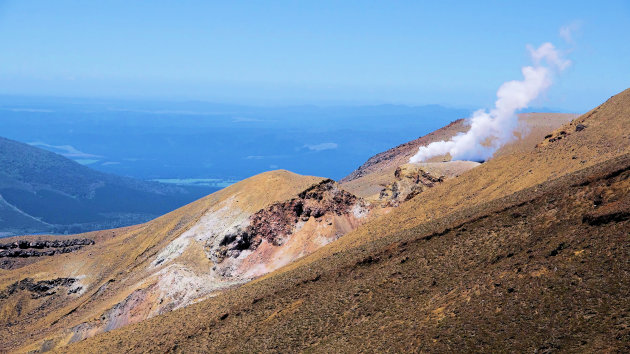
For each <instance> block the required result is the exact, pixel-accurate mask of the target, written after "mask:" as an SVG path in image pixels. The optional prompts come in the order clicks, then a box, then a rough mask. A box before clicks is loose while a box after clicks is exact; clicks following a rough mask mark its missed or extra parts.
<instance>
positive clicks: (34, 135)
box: [0, 96, 470, 187]
mask: <svg viewBox="0 0 630 354" xmlns="http://www.w3.org/2000/svg"><path fill="white" fill-rule="evenodd" d="M0 113H1V114H2V120H3V125H2V136H4V137H6V138H10V139H14V140H17V141H21V142H24V143H28V144H31V145H34V146H37V147H39V148H43V149H46V150H49V151H52V152H55V153H59V154H62V155H64V156H66V157H68V158H70V159H73V160H75V161H77V162H79V163H81V164H84V165H86V166H89V167H90V168H93V169H96V170H99V171H103V172H108V173H114V174H119V175H123V176H129V177H135V178H140V179H147V180H160V181H162V182H177V183H192V184H199V182H200V181H196V182H195V181H192V180H191V179H205V180H206V181H205V185H210V186H215V187H224V186H226V185H229V184H231V183H234V182H235V181H238V180H241V179H243V178H246V177H249V176H252V175H255V174H257V173H260V172H264V171H268V170H274V169H287V170H291V171H295V172H297V173H300V174H310V175H318V176H329V177H331V178H334V179H339V178H342V177H343V176H345V175H347V174H348V173H350V172H351V171H352V170H353V169H354V168H356V167H357V166H359V165H360V164H361V163H363V162H364V161H365V159H367V158H368V157H370V156H372V155H374V154H375V153H377V152H379V151H382V150H384V149H387V148H389V147H391V146H393V145H396V144H398V143H399V142H401V141H407V140H411V139H414V138H417V137H419V136H421V135H424V134H426V133H428V132H430V131H433V130H435V129H437V128H439V127H441V126H444V125H445V124H448V123H449V122H451V121H453V120H456V119H459V118H464V117H466V116H468V115H469V114H470V110H467V109H457V108H447V107H442V106H438V105H429V106H415V107H414V106H399V105H374V106H330V107H321V106H290V107H255V106H239V105H226V104H211V103H204V102H194V101H188V102H169V101H166V102H157V101H156V102H143V101H132V100H129V101H120V100H118V101H116V100H109V101H108V100H89V99H55V98H33V97H17V98H16V97H10V96H3V97H0Z"/></svg>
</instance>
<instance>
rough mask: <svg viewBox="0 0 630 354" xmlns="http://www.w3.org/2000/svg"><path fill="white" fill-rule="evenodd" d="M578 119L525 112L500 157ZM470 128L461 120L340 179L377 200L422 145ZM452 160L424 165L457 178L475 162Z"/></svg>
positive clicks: (530, 145)
mask: <svg viewBox="0 0 630 354" xmlns="http://www.w3.org/2000/svg"><path fill="white" fill-rule="evenodd" d="M574 118H577V115H576V114H565V113H522V114H520V115H519V130H518V131H517V133H516V136H517V139H515V140H514V141H512V142H510V143H509V144H507V145H505V146H504V147H502V148H501V149H499V151H497V153H496V156H502V155H507V154H511V153H516V152H522V151H529V150H531V149H533V148H534V146H535V145H536V144H537V143H538V142H539V141H541V140H542V139H543V137H544V136H545V135H547V134H549V133H550V132H551V131H553V130H554V129H556V128H558V127H560V126H561V125H563V124H565V123H567V122H569V121H570V120H571V119H574ZM466 130H468V126H467V125H466V121H465V120H464V119H459V120H457V121H454V122H452V123H451V124H449V125H447V126H445V127H443V128H440V129H438V130H436V131H434V132H431V133H429V134H427V135H425V136H422V137H420V138H418V139H416V140H412V141H410V142H407V143H404V144H401V145H399V146H396V147H394V148H391V149H389V150H387V151H384V152H382V153H380V154H377V155H375V156H373V157H371V158H370V159H368V160H367V161H366V162H365V163H364V164H363V165H361V166H359V168H358V169H356V170H355V171H353V172H352V173H351V174H349V175H348V176H346V177H344V178H343V179H342V180H340V181H339V182H340V183H341V184H342V185H343V186H344V188H346V189H348V190H349V191H351V192H352V193H355V194H356V195H359V196H362V197H365V198H372V199H374V198H375V197H376V196H377V195H378V194H379V193H380V191H381V190H382V187H383V185H386V184H389V183H391V182H392V181H393V176H394V172H395V170H396V168H398V167H399V166H402V165H403V164H406V163H408V161H409V158H410V157H412V156H413V155H414V154H415V153H416V152H417V151H418V147H420V146H423V145H427V144H430V143H432V142H435V141H440V140H448V139H450V138H451V137H452V136H454V135H456V134H458V133H461V132H465V131H466ZM447 160H450V157H449V156H438V157H435V158H433V159H431V160H430V161H429V162H428V163H426V164H424V165H423V166H424V167H425V170H426V171H427V172H429V173H432V174H434V175H436V176H440V175H444V176H445V177H447V178H448V177H454V176H456V175H459V174H461V173H463V172H465V171H467V170H468V169H470V168H471V167H472V166H474V165H470V164H463V163H462V162H453V163H452V164H446V165H445V164H443V163H442V161H447Z"/></svg>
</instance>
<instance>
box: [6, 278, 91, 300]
mask: <svg viewBox="0 0 630 354" xmlns="http://www.w3.org/2000/svg"><path fill="white" fill-rule="evenodd" d="M76 281H77V279H75V278H56V279H51V280H40V281H33V279H31V278H26V279H22V280H20V281H17V282H15V283H13V284H11V285H9V286H8V287H7V288H6V289H4V290H2V291H0V300H4V299H7V298H8V297H9V296H11V295H13V294H15V293H17V292H19V291H28V292H30V293H31V298H33V299H38V298H40V297H45V296H51V295H54V294H55V293H56V292H57V288H58V287H66V288H72V286H73V284H74V283H75V282H76ZM78 290H80V288H74V289H70V290H68V294H73V293H76V292H77V291H78Z"/></svg>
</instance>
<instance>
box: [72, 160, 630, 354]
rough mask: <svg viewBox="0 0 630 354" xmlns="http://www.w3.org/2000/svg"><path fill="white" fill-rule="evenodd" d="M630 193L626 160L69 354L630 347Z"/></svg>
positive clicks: (225, 296)
mask: <svg viewBox="0 0 630 354" xmlns="http://www.w3.org/2000/svg"><path fill="white" fill-rule="evenodd" d="M629 189H630V155H625V156H622V157H621V158H617V159H613V160H610V161H607V162H604V163H602V164H598V165H595V166H593V167H591V168H587V169H584V170H580V171H578V172H575V173H572V174H569V175H566V176H564V177H562V178H558V179H556V180H553V181H550V182H545V183H543V184H541V185H538V186H536V187H533V188H528V189H525V190H523V191H521V192H518V193H515V194H513V195H510V196H508V197H506V198H501V199H497V200H495V201H492V202H490V203H483V204H480V205H477V206H475V207H473V208H468V209H463V210H461V211H460V212H457V213H454V214H451V215H450V216H448V217H446V218H442V219H439V220H436V221H431V222H427V223H424V224H422V225H419V226H417V227H414V228H412V229H408V230H405V231H397V232H394V233H393V234H392V235H390V237H389V238H380V239H378V240H376V241H375V242H371V243H368V244H365V245H363V246H361V247H357V248H353V249H350V250H348V251H346V252H341V253H336V254H333V255H331V256H329V257H326V258H320V259H319V260H317V261H315V262H313V263H312V264H310V265H309V266H308V267H300V268H297V269H294V270H292V271H288V272H285V273H282V274H279V275H275V276H273V277H269V278H267V279H264V280H261V281H257V282H254V283H252V284H250V285H246V286H243V287H240V288H237V289H234V290H230V291H227V292H225V293H223V294H221V295H219V296H217V297H215V298H212V299H208V300H206V301H204V302H202V303H199V304H196V305H192V306H190V307H187V308H185V309H182V310H179V311H174V312H171V313H168V314H166V315H165V316H163V317H160V318H155V319H152V320H148V321H146V322H143V323H141V324H139V325H134V326H129V327H125V328H122V329H120V330H116V331H112V332H109V333H107V334H106V335H102V336H96V337H94V338H91V339H88V340H86V341H84V342H79V343H77V344H76V345H73V346H70V347H68V348H66V349H65V350H64V351H65V352H76V351H87V350H89V351H99V352H120V351H124V352H138V351H159V352H163V351H175V352H201V351H204V352H206V351H212V352H243V351H244V352H250V351H281V352H285V351H302V350H309V351H323V352H328V351H350V352H355V351H392V350H393V351H436V352H448V351H453V350H456V351H462V350H463V351H484V352H485V351H499V352H501V351H519V352H528V351H549V350H563V351H575V350H578V351H586V352H593V351H621V352H623V351H627V350H629V349H630V345H629V343H630V340H629V339H630V330H629V328H630V300H629V299H630V297H629V295H630V281H628V278H627V274H626V273H627V265H628V262H630V246H629V245H630V244H629V243H628V240H627V237H628V234H627V231H628V229H629V228H630V199H629V197H630V194H629V193H628V190H629ZM602 195H604V196H605V197H604V198H603V199H601V198H602V197H601V196H602ZM597 200H599V202H595V203H594V201H597ZM524 333H526V334H527V335H526V336H524V335H523V334H524Z"/></svg>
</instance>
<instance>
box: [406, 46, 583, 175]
mask: <svg viewBox="0 0 630 354" xmlns="http://www.w3.org/2000/svg"><path fill="white" fill-rule="evenodd" d="M528 50H529V52H530V55H531V57H532V60H533V62H534V65H533V66H525V67H523V68H522V69H521V71H522V73H523V80H521V81H517V80H514V81H508V82H505V83H504V84H503V85H501V87H499V90H498V91H497V100H496V102H495V105H494V108H493V109H492V110H490V111H489V112H488V111H486V110H483V109H481V110H478V111H476V112H474V113H473V116H472V117H471V118H470V130H468V131H467V132H466V133H459V134H457V135H455V136H454V137H453V138H451V140H449V141H444V140H443V141H436V142H433V143H431V144H429V145H427V146H421V147H420V148H419V149H418V152H417V153H416V154H415V155H414V156H412V157H411V158H410V159H409V162H412V163H414V162H422V161H426V160H427V159H430V158H431V157H435V156H440V155H445V154H447V153H448V154H450V155H451V158H452V159H453V160H472V161H485V160H487V159H489V158H490V157H492V155H493V154H494V152H495V151H497V149H499V148H500V147H501V146H503V145H505V144H506V143H508V142H509V141H511V140H512V139H514V138H515V136H514V131H515V130H516V128H517V126H518V117H517V115H516V112H517V111H518V110H521V109H523V108H527V107H528V106H529V104H530V103H531V102H532V101H533V100H534V99H536V98H537V97H538V96H539V95H540V94H541V93H542V92H544V91H545V90H546V89H547V88H548V87H549V86H551V78H552V73H553V71H554V70H559V71H562V70H564V69H566V68H567V67H569V65H571V62H570V61H569V60H566V59H563V58H562V56H561V55H560V54H559V53H558V51H557V50H556V48H555V47H554V46H553V44H551V43H544V44H542V45H541V46H540V47H538V48H536V49H535V48H533V47H531V46H528Z"/></svg>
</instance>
